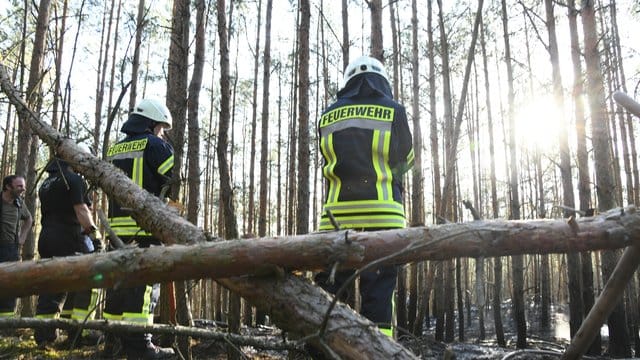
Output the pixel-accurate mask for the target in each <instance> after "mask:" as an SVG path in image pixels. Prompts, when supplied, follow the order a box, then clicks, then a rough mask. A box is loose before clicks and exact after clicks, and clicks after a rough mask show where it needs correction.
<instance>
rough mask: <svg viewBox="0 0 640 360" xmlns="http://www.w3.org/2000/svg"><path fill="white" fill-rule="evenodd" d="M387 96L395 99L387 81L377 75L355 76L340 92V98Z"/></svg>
mask: <svg viewBox="0 0 640 360" xmlns="http://www.w3.org/2000/svg"><path fill="white" fill-rule="evenodd" d="M368 96H385V97H388V98H393V92H392V91H391V87H390V86H389V82H388V81H387V79H385V78H384V77H382V76H381V75H378V74H376V73H362V74H358V75H356V76H354V77H353V78H352V79H351V80H349V82H347V85H345V87H344V88H342V89H341V90H340V91H338V97H341V98H353V97H368Z"/></svg>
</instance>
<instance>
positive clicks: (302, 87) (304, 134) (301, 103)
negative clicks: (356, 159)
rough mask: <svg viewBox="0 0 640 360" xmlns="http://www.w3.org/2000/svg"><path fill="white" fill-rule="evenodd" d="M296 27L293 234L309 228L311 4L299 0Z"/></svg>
mask: <svg viewBox="0 0 640 360" xmlns="http://www.w3.org/2000/svg"><path fill="white" fill-rule="evenodd" d="M299 6H300V27H299V28H298V54H297V56H298V59H299V61H298V94H299V95H298V179H299V182H298V193H297V199H298V200H297V202H296V234H306V233H308V232H309V206H310V204H309V152H310V149H309V27H310V22H311V5H310V3H309V0H300V1H299Z"/></svg>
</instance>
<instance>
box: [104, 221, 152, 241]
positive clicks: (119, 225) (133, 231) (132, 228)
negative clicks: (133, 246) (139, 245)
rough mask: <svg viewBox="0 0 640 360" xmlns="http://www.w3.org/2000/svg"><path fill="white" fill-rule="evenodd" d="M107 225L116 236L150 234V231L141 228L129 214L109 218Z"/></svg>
mask: <svg viewBox="0 0 640 360" xmlns="http://www.w3.org/2000/svg"><path fill="white" fill-rule="evenodd" d="M109 226H111V229H112V230H113V232H114V233H115V234H116V235H118V236H134V235H138V236H151V233H149V232H147V231H145V230H142V229H141V228H140V227H139V226H138V223H137V222H136V221H135V220H133V218H132V217H131V216H119V217H113V218H110V219H109Z"/></svg>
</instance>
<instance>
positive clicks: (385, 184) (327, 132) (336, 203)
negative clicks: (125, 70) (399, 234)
mask: <svg viewBox="0 0 640 360" xmlns="http://www.w3.org/2000/svg"><path fill="white" fill-rule="evenodd" d="M318 129H319V146H320V151H321V153H322V156H323V158H324V167H323V171H322V174H323V176H324V178H325V180H326V181H325V190H326V191H325V193H326V198H325V202H324V208H323V211H322V217H321V219H320V230H333V229H334V228H335V227H336V225H337V226H338V227H339V228H340V229H355V230H361V231H373V230H382V229H394V228H404V227H405V214H404V207H403V204H402V193H403V186H402V176H403V174H404V173H405V172H406V171H407V170H409V168H411V166H412V165H413V147H412V141H411V133H410V131H409V125H408V123H407V115H406V112H405V108H404V107H403V106H402V105H401V104H399V103H397V102H396V101H394V99H393V94H392V91H391V84H390V82H389V78H388V76H387V72H386V71H385V68H384V66H383V65H382V63H381V62H380V61H378V60H376V59H374V58H372V57H369V56H361V57H358V58H357V59H355V60H354V61H352V62H351V63H350V64H349V65H348V66H347V68H346V69H345V72H344V80H343V82H342V86H341V89H340V91H338V95H337V100H336V102H335V103H333V104H332V105H330V106H329V107H328V108H327V109H326V110H325V111H324V112H323V114H322V116H321V118H320V122H319V124H318ZM331 217H333V219H335V221H336V222H337V224H334V223H333V222H332V221H331V220H332V219H331ZM351 274H353V271H340V272H338V273H337V274H336V277H335V282H334V283H330V282H329V281H328V279H329V274H328V272H321V273H319V274H318V275H317V276H316V281H317V282H318V283H319V284H320V285H321V286H322V287H323V288H325V289H326V290H328V291H330V292H336V291H337V289H339V288H340V287H341V285H342V284H343V283H344V281H346V279H347V278H348V277H349V276H351ZM396 276H397V269H396V267H395V266H381V267H379V268H377V269H373V270H372V271H368V272H365V273H363V274H361V275H360V295H361V297H362V306H361V310H360V313H361V314H362V315H363V316H365V317H366V318H368V319H369V320H371V321H373V322H374V323H376V324H377V325H378V327H379V328H380V330H381V331H382V332H384V333H386V334H388V335H392V331H391V322H392V295H393V291H394V289H395V286H396ZM352 295H353V294H351V296H352Z"/></svg>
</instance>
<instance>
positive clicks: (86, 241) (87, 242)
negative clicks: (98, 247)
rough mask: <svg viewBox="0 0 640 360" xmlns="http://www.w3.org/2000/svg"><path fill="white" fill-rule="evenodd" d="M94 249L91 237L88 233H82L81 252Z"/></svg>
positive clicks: (90, 251)
mask: <svg viewBox="0 0 640 360" xmlns="http://www.w3.org/2000/svg"><path fill="white" fill-rule="evenodd" d="M93 251H94V247H93V241H92V240H91V238H90V237H89V235H84V236H83V237H82V249H81V253H83V254H90V253H92V252H93Z"/></svg>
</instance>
